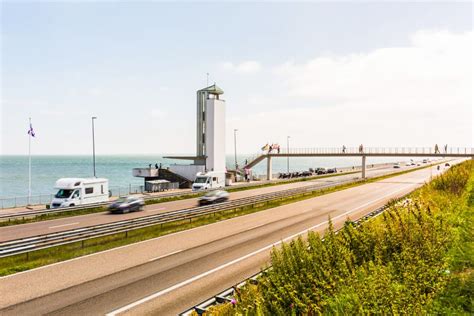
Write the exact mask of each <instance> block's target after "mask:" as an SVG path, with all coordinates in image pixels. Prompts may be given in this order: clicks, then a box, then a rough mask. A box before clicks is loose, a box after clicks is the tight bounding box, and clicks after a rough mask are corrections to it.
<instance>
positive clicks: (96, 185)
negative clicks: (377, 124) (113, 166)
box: [50, 178, 109, 208]
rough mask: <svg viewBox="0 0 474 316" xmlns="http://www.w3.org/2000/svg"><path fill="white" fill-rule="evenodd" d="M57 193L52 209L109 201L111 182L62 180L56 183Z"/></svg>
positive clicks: (76, 179) (89, 179)
mask: <svg viewBox="0 0 474 316" xmlns="http://www.w3.org/2000/svg"><path fill="white" fill-rule="evenodd" d="M54 188H55V189H57V190H58V191H57V193H56V194H55V195H54V198H53V199H52V201H51V204H50V208H58V207H69V206H77V205H85V204H93V203H100V202H108V201H109V180H108V179H105V178H62V179H59V180H58V181H56V184H55V185H54Z"/></svg>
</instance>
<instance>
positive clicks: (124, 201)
mask: <svg viewBox="0 0 474 316" xmlns="http://www.w3.org/2000/svg"><path fill="white" fill-rule="evenodd" d="M144 206H145V201H144V200H143V198H142V197H139V196H126V197H121V198H119V199H118V200H117V201H115V202H113V203H112V204H110V205H109V211H110V213H122V214H124V213H129V212H134V211H143V208H144Z"/></svg>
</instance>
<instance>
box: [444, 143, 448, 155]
mask: <svg viewBox="0 0 474 316" xmlns="http://www.w3.org/2000/svg"><path fill="white" fill-rule="evenodd" d="M444 153H445V154H447V153H448V144H446V145H444Z"/></svg>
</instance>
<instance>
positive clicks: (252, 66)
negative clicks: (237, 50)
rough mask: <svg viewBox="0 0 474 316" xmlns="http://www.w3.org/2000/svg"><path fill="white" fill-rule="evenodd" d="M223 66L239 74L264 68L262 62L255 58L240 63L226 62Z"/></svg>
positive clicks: (250, 72)
mask: <svg viewBox="0 0 474 316" xmlns="http://www.w3.org/2000/svg"><path fill="white" fill-rule="evenodd" d="M221 67H222V69H224V70H227V71H230V72H234V73H238V74H254V73H257V72H259V71H260V70H261V69H262V66H261V65H260V63H259V62H257V61H254V60H248V61H244V62H241V63H239V64H234V63H231V62H224V63H222V64H221Z"/></svg>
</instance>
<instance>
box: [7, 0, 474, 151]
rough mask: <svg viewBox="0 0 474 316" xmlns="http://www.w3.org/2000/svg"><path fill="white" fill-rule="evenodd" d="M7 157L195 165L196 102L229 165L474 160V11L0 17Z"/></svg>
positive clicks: (92, 10)
mask: <svg viewBox="0 0 474 316" xmlns="http://www.w3.org/2000/svg"><path fill="white" fill-rule="evenodd" d="M0 9H1V16H0V18H1V19H0V36H1V37H0V39H1V47H0V48H1V49H0V52H1V63H0V75H1V77H0V80H1V82H0V86H1V91H0V102H1V103H0V118H1V120H0V124H1V126H0V132H1V140H0V154H2V155H11V154H27V153H28V135H27V130H28V118H29V117H31V118H32V122H33V128H34V130H35V132H36V137H35V138H34V139H33V140H32V152H33V154H41V155H57V154H59V155H72V154H84V155H87V154H90V152H91V150H92V137H91V136H92V135H91V134H92V133H91V117H92V116H96V117H97V120H96V123H95V139H96V153H97V154H98V155H113V154H132V155H139V154H161V153H168V154H170V153H173V154H194V153H195V147H196V145H195V143H196V132H195V129H196V122H195V120H196V118H195V117H196V91H197V90H199V89H201V88H203V87H205V86H206V84H207V75H206V73H209V83H210V84H213V83H216V84H217V85H218V86H219V87H221V88H222V89H223V90H224V92H225V93H224V95H223V98H224V99H225V100H226V151H227V153H229V154H230V153H233V151H234V143H233V141H234V135H233V130H234V129H238V131H237V148H238V152H239V153H248V154H252V153H256V152H257V151H258V150H259V149H260V147H262V146H263V145H264V144H265V143H267V142H269V143H280V144H282V146H283V147H285V146H286V140H287V136H290V146H291V147H301V148H302V147H338V146H342V145H345V146H348V147H349V146H358V145H359V144H361V143H362V144H364V146H365V147H372V146H373V147H376V146H377V147H409V146H434V144H436V143H437V144H443V145H444V144H449V146H468V147H472V146H473V138H474V136H473V122H474V114H473V51H472V45H473V30H472V26H473V24H472V23H473V19H472V17H473V5H472V3H471V2H466V3H461V2H454V3H440V2H431V3H418V2H413V3H411V2H398V3H392V2H390V3H389V2H381V3H373V2H367V3H366V2H333V3H324V2H309V3H308V2H306V3H284V2H277V3H270V2H264V3H250V2H242V3H238V2H232V3H229V2H227V3H217V2H216V3H213V2H206V3H196V2H176V3H163V2H140V3H134V2H113V1H107V2H90V1H63V2H61V1H57V2H40V1H36V2H24V1H16V2H13V1H2V2H1V6H0Z"/></svg>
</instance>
